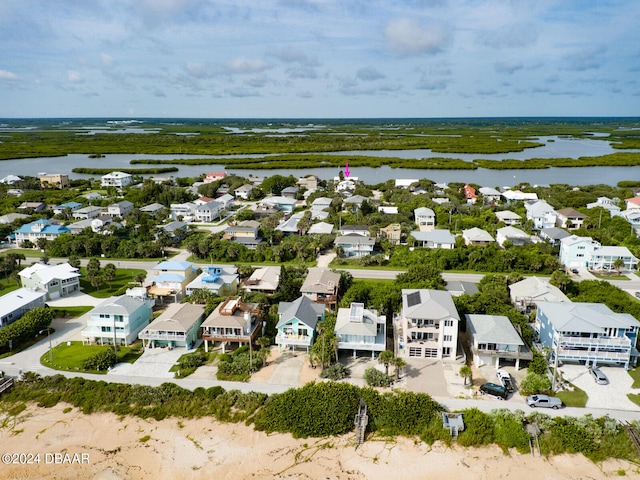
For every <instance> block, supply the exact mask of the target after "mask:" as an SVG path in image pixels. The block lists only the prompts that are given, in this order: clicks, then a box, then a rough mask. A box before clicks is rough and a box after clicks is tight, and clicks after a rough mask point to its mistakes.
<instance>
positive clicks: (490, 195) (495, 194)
mask: <svg viewBox="0 0 640 480" xmlns="http://www.w3.org/2000/svg"><path fill="white" fill-rule="evenodd" d="M479 192H480V193H481V194H482V196H483V197H484V201H485V203H488V204H489V205H495V204H496V203H498V202H500V197H501V196H502V194H501V193H500V192H499V191H498V190H496V189H495V188H493V187H480V189H479Z"/></svg>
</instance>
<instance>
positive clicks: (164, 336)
mask: <svg viewBox="0 0 640 480" xmlns="http://www.w3.org/2000/svg"><path fill="white" fill-rule="evenodd" d="M138 338H139V339H140V340H165V341H174V342H184V341H186V340H187V335H186V334H185V333H178V332H153V331H152V332H147V331H142V332H140V333H139V334H138Z"/></svg>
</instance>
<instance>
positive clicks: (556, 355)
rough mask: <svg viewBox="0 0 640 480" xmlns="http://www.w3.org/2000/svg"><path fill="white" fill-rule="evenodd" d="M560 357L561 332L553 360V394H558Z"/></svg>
mask: <svg viewBox="0 0 640 480" xmlns="http://www.w3.org/2000/svg"><path fill="white" fill-rule="evenodd" d="M559 355H560V332H558V340H556V352H555V358H554V359H553V372H552V373H553V380H552V383H551V392H552V393H556V375H557V373H558V356H559Z"/></svg>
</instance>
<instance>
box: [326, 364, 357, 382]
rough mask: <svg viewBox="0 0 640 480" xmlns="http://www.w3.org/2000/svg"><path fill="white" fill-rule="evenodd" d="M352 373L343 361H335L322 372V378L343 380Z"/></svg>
mask: <svg viewBox="0 0 640 480" xmlns="http://www.w3.org/2000/svg"><path fill="white" fill-rule="evenodd" d="M350 374H351V371H350V370H349V369H348V368H347V367H345V366H344V365H343V364H341V363H334V364H333V365H331V366H330V367H329V368H327V369H325V370H324V371H322V372H321V373H320V377H321V378H327V379H329V380H342V379H343V378H347V377H348V376H349V375H350Z"/></svg>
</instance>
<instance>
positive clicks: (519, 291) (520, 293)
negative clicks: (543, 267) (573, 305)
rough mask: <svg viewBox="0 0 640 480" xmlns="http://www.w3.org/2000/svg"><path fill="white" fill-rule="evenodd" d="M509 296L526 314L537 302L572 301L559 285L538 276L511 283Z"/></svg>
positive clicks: (517, 307)
mask: <svg viewBox="0 0 640 480" xmlns="http://www.w3.org/2000/svg"><path fill="white" fill-rule="evenodd" d="M509 296H510V297H511V303H513V305H514V306H515V307H516V309H517V310H518V311H519V312H522V313H526V314H529V313H531V311H533V310H534V309H535V308H536V302H570V301H571V300H569V298H568V297H567V296H566V295H565V294H564V293H562V291H561V290H560V289H559V288H558V287H556V286H554V285H551V284H550V283H549V282H548V281H546V280H542V279H541V278H538V277H528V278H525V279H524V280H521V281H519V282H516V283H513V284H511V285H509Z"/></svg>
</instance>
